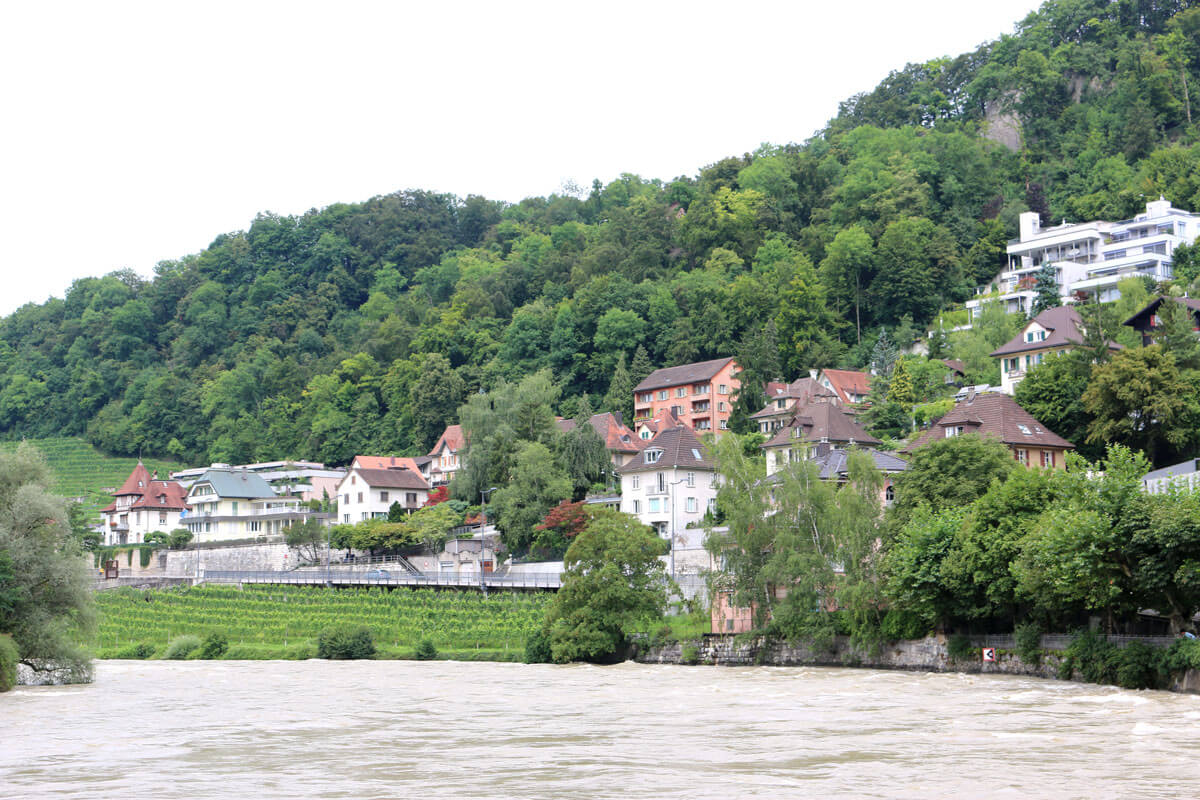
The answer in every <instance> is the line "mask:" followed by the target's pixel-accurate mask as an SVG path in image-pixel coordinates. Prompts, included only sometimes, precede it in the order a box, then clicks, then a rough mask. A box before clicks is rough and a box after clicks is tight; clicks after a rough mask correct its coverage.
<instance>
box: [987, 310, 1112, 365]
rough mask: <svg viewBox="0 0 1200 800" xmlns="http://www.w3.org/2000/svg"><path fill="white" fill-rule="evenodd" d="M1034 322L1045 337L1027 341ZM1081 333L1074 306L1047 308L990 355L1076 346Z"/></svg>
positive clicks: (1081, 339) (1079, 341) (1079, 318)
mask: <svg viewBox="0 0 1200 800" xmlns="http://www.w3.org/2000/svg"><path fill="white" fill-rule="evenodd" d="M1035 322H1036V323H1037V324H1038V325H1040V326H1041V327H1043V328H1045V329H1046V338H1045V339H1043V340H1041V341H1040V342H1027V341H1025V332H1026V331H1027V330H1029V326H1030V325H1032V324H1034V323H1035ZM1083 335H1084V326H1083V318H1082V317H1080V316H1079V312H1078V311H1076V310H1075V307H1074V306H1059V307H1057V308H1047V309H1046V310H1045V311H1043V312H1042V313H1040V314H1038V315H1037V316H1036V317H1034V318H1033V319H1031V320H1029V322H1027V323H1025V325H1024V326H1023V327H1022V328H1021V332H1020V333H1018V334H1017V335H1016V336H1014V337H1013V338H1011V339H1009V340H1008V341H1007V342H1005V343H1004V344H1003V345H1001V346H1000V347H998V348H997V349H995V350H993V351H992V353H991V355H992V357H993V358H1000V357H1001V356H1010V355H1013V354H1014V353H1025V352H1028V351H1033V350H1045V349H1047V348H1049V347H1068V346H1078V345H1081V344H1083ZM1108 347H1109V349H1110V350H1119V349H1120V348H1121V345H1119V344H1117V343H1116V342H1109V343H1108Z"/></svg>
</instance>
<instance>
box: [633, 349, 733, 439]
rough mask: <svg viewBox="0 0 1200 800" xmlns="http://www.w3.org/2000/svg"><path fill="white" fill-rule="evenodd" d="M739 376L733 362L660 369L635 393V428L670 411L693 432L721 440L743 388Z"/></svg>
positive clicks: (636, 387) (640, 384)
mask: <svg viewBox="0 0 1200 800" xmlns="http://www.w3.org/2000/svg"><path fill="white" fill-rule="evenodd" d="M738 372H739V369H738V365H737V362H736V361H735V360H734V359H732V358H717V359H713V360H712V361H701V362H699V363H696V364H684V365H682V366H678V367H667V368H665V369H656V370H655V371H654V372H651V373H650V374H649V375H647V376H646V379H645V380H643V381H642V382H641V383H639V384H638V385H637V386H635V387H634V389H633V408H634V411H633V418H634V427H635V428H638V427H639V423H641V422H643V421H645V420H648V419H650V418H652V417H654V416H655V415H656V414H657V413H658V412H659V411H661V410H664V409H668V410H670V411H671V413H672V414H674V415H675V417H676V419H678V420H679V421H680V422H682V423H683V424H684V425H686V426H687V427H689V428H691V429H692V430H694V431H698V432H700V433H713V434H715V435H717V436H720V435H721V432H722V431H724V430H725V429H726V427H728V424H729V415H730V414H731V413H732V412H733V403H734V401H735V400H736V399H737V393H738V390H739V389H740V388H741V386H742V384H741V383H740V382H739V381H738V378H737V375H738Z"/></svg>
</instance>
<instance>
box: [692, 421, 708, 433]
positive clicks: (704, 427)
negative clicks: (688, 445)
mask: <svg viewBox="0 0 1200 800" xmlns="http://www.w3.org/2000/svg"><path fill="white" fill-rule="evenodd" d="M693 427H694V428H695V429H696V430H698V431H708V430H712V422H711V421H710V420H707V419H701V420H697V421H696V424H695V425H694V426H693Z"/></svg>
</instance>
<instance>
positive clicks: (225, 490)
mask: <svg viewBox="0 0 1200 800" xmlns="http://www.w3.org/2000/svg"><path fill="white" fill-rule="evenodd" d="M202 483H208V484H211V485H212V487H213V491H215V492H216V493H217V495H218V496H219V497H237V498H245V499H248V500H255V499H259V498H267V497H275V496H276V494H275V490H273V489H272V488H271V484H269V483H267V482H266V480H264V479H263V477H262V476H261V475H259V474H258V473H256V472H247V471H246V470H243V469H220V468H213V467H210V468H208V469H206V470H205V471H204V474H203V475H201V476H200V477H199V478H197V479H196V482H195V483H193V484H192V486H191V488H192V489H195V488H196V487H197V486H199V485H200V484H202ZM189 491H190V490H189Z"/></svg>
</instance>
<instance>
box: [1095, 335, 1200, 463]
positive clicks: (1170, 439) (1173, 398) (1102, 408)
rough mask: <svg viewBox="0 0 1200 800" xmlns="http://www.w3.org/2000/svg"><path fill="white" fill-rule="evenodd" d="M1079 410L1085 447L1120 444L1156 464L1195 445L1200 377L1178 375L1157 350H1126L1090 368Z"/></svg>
mask: <svg viewBox="0 0 1200 800" xmlns="http://www.w3.org/2000/svg"><path fill="white" fill-rule="evenodd" d="M1083 405H1084V408H1085V409H1086V410H1087V412H1088V413H1089V414H1090V415H1091V416H1092V421H1091V423H1090V424H1089V425H1088V441H1089V442H1092V443H1108V442H1114V443H1120V444H1124V445H1126V446H1128V447H1133V448H1135V449H1138V450H1141V451H1143V452H1145V453H1146V456H1147V457H1148V458H1149V459H1150V460H1151V462H1152V463H1155V464H1159V463H1163V462H1164V461H1165V460H1166V459H1168V458H1175V457H1177V456H1178V455H1179V454H1188V453H1192V452H1194V451H1195V448H1196V447H1197V445H1198V444H1200V373H1196V372H1194V371H1189V372H1187V373H1181V372H1180V370H1179V368H1178V367H1177V366H1176V365H1175V357H1174V355H1173V354H1171V353H1168V352H1165V351H1164V350H1163V349H1162V345H1159V344H1152V345H1150V346H1149V347H1141V348H1129V349H1125V350H1122V351H1120V352H1119V353H1117V354H1116V355H1115V356H1113V359H1112V360H1111V361H1110V362H1109V363H1107V364H1101V365H1098V366H1097V367H1095V368H1094V369H1093V370H1092V379H1091V381H1090V383H1088V387H1087V390H1086V391H1085V392H1084V393H1083Z"/></svg>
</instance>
